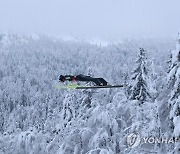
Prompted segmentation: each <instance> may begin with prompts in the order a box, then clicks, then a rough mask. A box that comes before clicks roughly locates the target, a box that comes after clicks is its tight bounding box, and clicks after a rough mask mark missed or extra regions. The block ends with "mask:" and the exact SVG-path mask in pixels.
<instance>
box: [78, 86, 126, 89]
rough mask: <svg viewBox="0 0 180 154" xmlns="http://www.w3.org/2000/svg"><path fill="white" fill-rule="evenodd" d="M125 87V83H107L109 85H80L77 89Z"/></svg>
mask: <svg viewBox="0 0 180 154" xmlns="http://www.w3.org/2000/svg"><path fill="white" fill-rule="evenodd" d="M119 87H124V85H107V86H79V87H76V88H75V89H98V88H119Z"/></svg>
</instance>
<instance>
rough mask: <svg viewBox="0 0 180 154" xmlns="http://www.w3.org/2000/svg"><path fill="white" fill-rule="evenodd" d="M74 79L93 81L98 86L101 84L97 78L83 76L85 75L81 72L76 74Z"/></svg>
mask: <svg viewBox="0 0 180 154" xmlns="http://www.w3.org/2000/svg"><path fill="white" fill-rule="evenodd" d="M76 79H77V80H78V81H87V82H89V81H92V82H94V83H95V84H96V85H98V86H100V85H101V82H100V81H99V79H98V78H92V77H90V76H85V75H82V74H80V75H77V76H76Z"/></svg>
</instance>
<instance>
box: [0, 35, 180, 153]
mask: <svg viewBox="0 0 180 154" xmlns="http://www.w3.org/2000/svg"><path fill="white" fill-rule="evenodd" d="M60 74H64V75H65V74H68V75H78V74H84V75H90V76H92V77H103V78H104V79H106V80H107V81H108V82H109V83H110V84H113V85H114V84H125V85H126V86H125V87H123V88H113V89H86V90H77V89H75V90H74V89H68V88H67V89H58V88H56V86H57V85H60V84H63V85H64V84H68V83H67V82H65V83H59V82H58V78H59V75H60ZM78 84H82V85H84V84H91V85H92V83H78ZM134 132H137V133H139V134H140V136H141V138H145V137H150V136H154V137H167V138H171V137H173V139H174V138H178V137H180V38H177V39H174V40H173V39H155V38H154V39H126V40H125V39H124V40H122V41H119V42H115V43H113V42H111V43H109V44H108V45H101V44H92V43H89V42H87V41H82V40H81V41H75V40H72V41H71V40H69V41H66V40H63V39H59V38H57V37H50V36H44V35H26V36H25V35H18V34H8V33H2V34H0V154H12V153H13V154H51V153H53V154H55V153H57V154H125V153H130V154H136V153H144V154H147V153H153V154H155V153H158V154H159V153H162V154H164V153H169V154H172V153H179V151H180V148H179V147H180V142H178V141H177V142H175V143H170V142H168V143H165V142H164V143H153V144H152V143H150V142H149V143H145V142H143V141H142V140H141V142H140V143H139V145H138V146H136V147H133V146H132V147H130V146H129V145H128V143H127V136H128V135H129V134H131V133H134Z"/></svg>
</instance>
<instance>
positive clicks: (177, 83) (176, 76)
mask: <svg viewBox="0 0 180 154" xmlns="http://www.w3.org/2000/svg"><path fill="white" fill-rule="evenodd" d="M168 85H169V89H170V90H171V94H170V98H169V101H168V103H169V106H170V119H171V122H172V126H171V129H172V131H173V134H174V136H180V129H179V128H180V124H179V121H180V37H179V36H178V39H177V44H176V50H174V51H172V64H171V67H170V72H169V74H168ZM177 147H178V145H175V151H178V150H180V149H178V148H177Z"/></svg>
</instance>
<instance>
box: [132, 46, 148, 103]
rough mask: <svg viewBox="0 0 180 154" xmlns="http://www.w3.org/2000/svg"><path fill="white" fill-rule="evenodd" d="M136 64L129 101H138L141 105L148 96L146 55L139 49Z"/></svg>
mask: <svg viewBox="0 0 180 154" xmlns="http://www.w3.org/2000/svg"><path fill="white" fill-rule="evenodd" d="M136 63H137V64H138V66H137V68H136V69H135V70H134V72H133V73H134V74H133V77H132V80H134V84H133V85H132V87H131V88H130V89H131V95H130V99H133V100H139V101H140V102H141V103H144V101H146V100H147V99H148V98H150V97H151V96H150V94H149V92H148V87H147V81H146V80H147V73H148V71H147V68H146V55H145V50H144V49H143V48H140V52H139V55H138V59H137V61H136Z"/></svg>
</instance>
